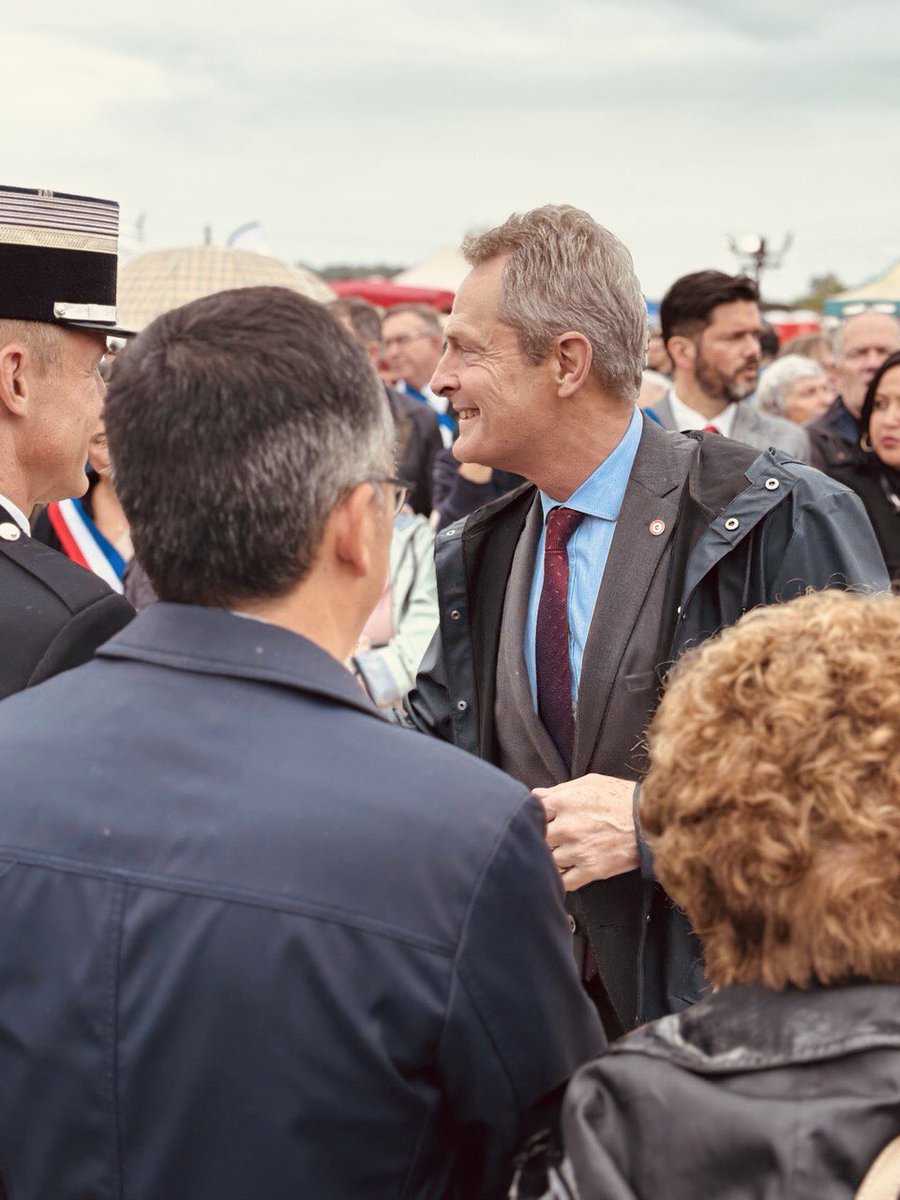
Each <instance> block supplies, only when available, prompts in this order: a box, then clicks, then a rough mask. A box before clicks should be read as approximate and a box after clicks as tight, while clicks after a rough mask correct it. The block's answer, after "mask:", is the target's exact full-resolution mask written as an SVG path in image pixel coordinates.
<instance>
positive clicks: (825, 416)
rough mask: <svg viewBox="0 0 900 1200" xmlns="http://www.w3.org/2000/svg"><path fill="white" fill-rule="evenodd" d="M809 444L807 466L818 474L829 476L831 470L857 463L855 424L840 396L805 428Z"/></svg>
mask: <svg viewBox="0 0 900 1200" xmlns="http://www.w3.org/2000/svg"><path fill="white" fill-rule="evenodd" d="M806 432H807V433H808V434H809V443H810V450H811V455H810V460H809V461H810V463H811V464H812V465H813V466H814V467H817V468H818V469H819V470H820V471H825V472H826V473H827V474H829V475H830V474H831V468H832V467H841V466H846V465H848V464H851V465H852V464H853V463H858V462H859V461H860V459H861V458H862V451H861V450H860V448H859V432H860V431H859V422H858V421H857V420H856V418H855V417H854V416H853V414H852V413H851V412H850V410H849V409H848V408H847V406H846V405H845V404H844V401H843V400H842V399H841V397H840V396H838V398H837V399H836V400H835V401H834V402H833V403H832V405H831V407H830V408H829V409H827V410H826V411H825V412H824V413H822V415H821V416H820V417H817V418H816V419H815V421H811V422H810V423H809V424H808V425H807V426H806Z"/></svg>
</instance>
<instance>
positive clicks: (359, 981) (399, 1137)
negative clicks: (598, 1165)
mask: <svg viewBox="0 0 900 1200" xmlns="http://www.w3.org/2000/svg"><path fill="white" fill-rule="evenodd" d="M51 728H52V729H53V730H54V731H55V732H54V738H53V741H52V742H51V743H48V738H47V730H48V729H51ZM0 744H2V745H3V748H4V758H3V772H2V778H0V910H2V912H3V921H2V922H0V1174H2V1176H3V1181H4V1182H5V1184H6V1187H7V1189H8V1191H9V1193H10V1195H11V1196H13V1197H15V1200H48V1198H49V1197H53V1200H75V1198H76V1197H79V1198H80V1197H86V1196H90V1197H92V1200H107V1198H109V1200H111V1198H113V1197H117V1198H122V1197H127V1200H161V1198H165V1200H200V1198H201V1197H203V1198H205V1197H215V1198H216V1200H248V1198H249V1197H251V1196H259V1197H265V1200H288V1198H290V1200H297V1198H298V1197H306V1196H308V1197H315V1198H316V1200H337V1198H341V1200H361V1198H362V1197H365V1198H366V1200H379V1198H380V1197H385V1198H387V1197H390V1198H391V1200H397V1198H398V1197H462V1196H466V1197H479V1196H494V1195H498V1194H500V1193H501V1192H502V1191H503V1190H504V1188H505V1185H506V1182H507V1179H508V1176H509V1172H510V1161H511V1157H512V1155H513V1152H514V1150H515V1149H516V1147H517V1145H518V1144H519V1142H520V1141H521V1139H522V1138H523V1137H524V1136H527V1135H529V1134H530V1133H531V1132H532V1131H533V1129H534V1127H535V1125H536V1124H539V1123H540V1122H541V1121H542V1120H543V1119H544V1114H543V1111H542V1109H541V1105H540V1102H541V1100H542V1098H544V1097H545V1096H547V1094H548V1093H551V1092H553V1091H554V1089H557V1088H558V1087H559V1085H560V1084H562V1082H563V1081H564V1080H565V1079H566V1078H567V1077H568V1076H569V1075H570V1074H571V1073H572V1072H573V1070H574V1069H575V1067H576V1066H578V1065H579V1064H580V1063H581V1062H583V1061H584V1060H586V1059H587V1058H589V1057H591V1056H592V1055H594V1054H596V1053H598V1052H599V1051H600V1050H602V1049H603V1046H604V1041H603V1036H602V1033H601V1031H600V1029H599V1025H598V1023H597V1022H596V1019H595V1018H594V1015H593V1012H592V1011H591V1009H590V1007H589V1005H588V1003H587V1001H586V1000H585V999H584V997H583V995H582V992H581V988H580V985H579V983H578V979H577V976H576V972H575V968H574V963H573V960H572V952H571V940H570V936H569V930H568V925H567V923H566V918H565V915H564V910H563V905H562V892H561V887H560V883H559V880H558V878H557V875H556V872H555V870H554V867H553V864H552V861H551V858H550V855H549V852H548V851H547V849H546V847H545V845H544V841H543V828H542V814H541V810H540V807H539V805H538V803H537V802H536V801H535V800H534V799H532V798H531V797H530V796H529V795H528V793H526V792H525V791H524V789H522V788H521V787H519V786H518V785H517V784H514V783H513V782H512V781H510V780H509V779H508V778H507V777H505V776H504V775H502V774H501V773H500V772H499V771H496V770H494V769H493V768H491V767H488V766H486V765H485V764H483V763H479V762H478V761H476V760H475V759H473V758H471V757H469V756H468V755H465V754H463V753H462V752H460V751H458V750H455V749H453V748H452V747H448V746H442V745H440V744H438V743H436V742H433V741H431V740H430V739H425V738H419V737H416V736H415V735H414V734H412V733H410V732H408V731H406V730H403V729H400V728H397V727H395V726H391V725H389V724H387V723H386V722H384V721H383V720H381V719H380V718H379V717H378V716H377V714H376V713H375V710H374V709H373V708H372V707H371V705H370V704H369V702H368V701H367V699H366V698H365V697H364V696H363V694H362V692H361V691H360V689H359V688H358V686H357V685H356V683H355V682H354V681H353V680H352V678H351V677H350V675H349V674H348V673H347V672H346V671H344V669H343V668H342V667H341V666H340V665H339V664H338V663H336V662H335V661H334V660H333V659H332V658H331V657H330V656H329V655H328V654H326V653H325V652H324V651H323V650H321V649H319V648H318V647H316V646H314V645H313V644H312V643H310V642H308V641H306V640H305V639H303V638H300V637H297V636H296V635H294V634H291V633H289V632H287V631H286V630H283V629H280V628H277V627H274V626H271V625H267V624H264V623H261V622H258V621H253V620H247V619H242V618H241V617H239V616H235V615H232V614H230V613H226V612H222V611H218V610H209V609H201V608H192V607H183V606H179V605H168V604H158V605H154V606H151V607H150V608H148V609H147V610H146V611H145V612H143V613H141V614H140V615H139V616H138V617H137V618H136V619H135V621H134V622H133V623H132V624H131V625H130V626H129V627H128V628H127V629H126V630H125V631H124V632H123V633H121V634H120V635H119V636H118V637H117V638H115V639H114V640H113V641H112V642H110V643H108V644H107V645H106V646H104V647H103V648H102V649H101V650H100V651H99V656H98V658H97V659H95V660H94V661H93V662H91V663H89V664H88V665H86V666H84V667H81V668H79V669H77V670H75V671H71V672H68V673H67V674H65V675H62V676H60V677H58V678H56V679H53V680H51V681H50V682H48V683H46V684H43V685H42V686H40V687H38V688H35V689H33V690H31V691H28V692H24V693H22V694H21V695H19V696H16V697H14V698H12V699H10V700H7V701H5V702H4V703H3V704H0ZM48 745H49V747H50V749H48Z"/></svg>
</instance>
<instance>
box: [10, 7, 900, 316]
mask: <svg viewBox="0 0 900 1200" xmlns="http://www.w3.org/2000/svg"><path fill="white" fill-rule="evenodd" d="M29 7H31V6H26V5H24V4H20V5H19V6H18V12H19V13H20V14H22V15H20V16H16V15H12V14H11V13H10V12H9V11H7V13H6V14H5V30H4V34H3V43H2V44H3V49H4V55H3V68H4V117H5V121H4V124H5V126H6V131H7V133H6V147H5V149H6V154H5V162H4V168H3V169H4V172H5V179H3V180H2V182H5V183H8V184H16V185H20V186H35V187H51V188H54V189H56V190H59V191H73V192H84V193H87V194H91V195H96V196H102V197H109V198H113V199H117V200H119V201H120V203H121V205H122V226H123V230H126V231H127V230H129V229H131V228H132V227H133V225H134V222H135V220H136V218H137V217H138V215H139V214H141V213H145V214H146V225H145V236H146V239H147V243H148V248H152V249H155V248H159V247H163V246H169V245H186V244H191V243H195V242H198V241H200V240H201V239H202V231H203V227H204V225H207V224H209V225H211V226H212V229H213V236H214V240H216V241H219V242H224V240H225V238H226V237H227V236H228V234H229V233H230V232H231V231H232V230H233V229H235V228H236V227H237V226H239V225H241V224H243V223H244V222H247V221H251V220H258V221H261V222H262V225H263V229H264V232H265V238H266V241H267V242H268V244H269V245H270V246H271V248H272V250H273V251H274V252H275V253H277V254H278V255H280V256H281V257H284V258H286V259H289V260H291V261H295V260H297V259H302V260H304V261H307V262H309V263H311V264H313V265H318V266H321V265H324V264H326V263H329V262H335V261H353V262H372V261H379V260H385V261H388V262H396V263H402V264H412V263H414V262H416V261H418V260H420V259H422V258H425V257H427V256H428V255H429V254H430V253H432V252H433V251H434V250H436V249H437V248H439V247H441V246H445V245H455V244H458V242H459V240H460V238H461V236H462V235H463V234H464V233H465V232H466V230H467V229H469V228H471V227H476V226H485V225H488V224H493V223H495V222H497V221H499V220H502V219H503V218H504V217H505V216H507V215H508V214H509V213H510V212H512V211H514V210H521V209H525V208H530V207H533V206H534V205H537V204H542V203H546V202H555V203H571V204H576V205H579V206H580V207H583V208H586V209H588V210H589V211H590V212H591V213H592V214H593V215H594V216H595V217H596V218H597V219H598V220H599V221H600V222H601V223H603V224H604V225H606V226H608V227H609V228H610V229H612V230H613V231H614V232H615V233H616V234H618V235H619V236H620V237H621V238H622V239H623V240H624V241H625V242H626V244H627V245H628V246H629V247H630V249H631V250H632V253H633V254H634V258H635V262H636V265H637V269H638V274H639V275H640V277H641V281H642V283H643V285H644V290H645V292H646V293H647V295H648V296H651V297H658V296H659V295H660V294H661V292H662V291H663V290H664V289H665V288H666V287H667V285H668V284H669V283H670V282H671V281H672V280H673V279H674V278H675V277H676V276H678V275H679V274H683V273H684V272H686V271H690V270H698V269H700V268H703V267H710V266H715V267H720V268H723V269H726V270H732V269H734V268H735V266H736V261H735V260H734V259H733V258H732V256H731V255H730V253H729V251H728V249H727V248H726V245H725V241H724V235H725V234H726V233H729V232H730V233H735V234H744V233H763V234H766V235H768V237H769V238H770V239H771V240H772V241H773V242H774V243H776V244H780V243H781V240H782V238H783V236H784V234H785V233H787V232H788V231H791V232H793V234H794V245H793V248H792V249H791V251H790V253H789V255H788V257H787V260H786V262H785V265H784V267H783V268H782V269H781V270H780V271H777V272H773V273H772V274H771V275H770V276H769V286H768V289H767V291H768V293H769V295H770V296H771V297H776V298H785V297H791V296H793V295H796V294H797V293H798V292H799V291H801V290H802V289H803V288H804V286H805V284H806V282H807V280H808V278H809V276H810V275H812V274H814V273H817V272H821V271H825V270H834V271H836V272H837V273H838V274H839V275H841V276H842V277H843V278H844V280H845V281H846V282H847V283H848V284H856V283H858V282H861V281H862V280H863V279H865V278H867V277H869V276H872V275H877V274H880V273H881V271H882V270H883V269H884V268H886V267H887V266H888V265H889V264H890V263H891V262H893V261H894V260H896V259H897V258H900V225H898V209H900V165H898V164H900V69H898V58H900V51H898V47H900V3H897V0H844V2H843V3H835V2H833V0H632V2H631V3H621V4H619V3H607V2H606V0H583V2H576V0H481V2H479V3H475V2H473V0H453V2H452V3H448V2H447V0H442V2H441V3H432V2H431V0H416V2H412V0H330V2H326V3H323V2H322V0H317V2H316V3H315V4H313V3H311V0H292V2H290V3H284V2H282V0H257V2H256V3H248V2H247V0H240V2H239V3H237V2H235V0H215V2H210V0H179V2H176V0H154V2H153V3H152V4H147V5H135V4H128V3H126V2H124V0H119V3H114V4H107V5H103V6H98V5H78V4H72V3H71V2H69V0H66V3H59V2H58V0H50V2H49V3H45V4H42V5H39V6H38V5H35V6H33V7H32V11H33V12H38V13H39V14H40V15H39V16H34V17H32V16H26V15H25V14H26V12H27V11H28V8H29Z"/></svg>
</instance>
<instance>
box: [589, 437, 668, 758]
mask: <svg viewBox="0 0 900 1200" xmlns="http://www.w3.org/2000/svg"><path fill="white" fill-rule="evenodd" d="M687 469H688V463H687V460H685V461H684V463H679V461H678V457H677V456H676V454H675V451H674V448H673V446H672V441H671V439H670V435H669V434H668V433H666V432H665V431H664V430H662V429H660V428H659V426H658V425H656V424H655V423H654V422H652V421H650V420H648V419H647V418H646V417H645V418H644V430H643V433H642V435H641V442H640V445H639V446H638V452H637V455H636V456H635V460H634V466H633V468H632V471H631V477H630V479H629V482H628V487H627V488H626V490H625V497H624V500H623V502H622V508H621V511H620V513H619V518H618V521H617V522H616V531H615V534H614V535H613V541H612V545H611V546H610V551H609V558H608V559H607V563H606V569H605V571H604V573H603V581H602V583H601V585H600V591H599V594H598V596H597V603H596V605H595V606H594V615H593V618H592V620H591V627H590V629H589V631H588V636H587V641H586V643H585V649H584V658H583V660H582V665H581V680H580V683H579V688H578V708H577V718H576V725H575V753H574V760H573V770H572V775H573V778H576V779H577V778H578V777H579V776H581V775H584V774H585V773H586V772H587V770H588V766H589V764H590V761H591V758H592V756H593V753H594V748H595V746H596V744H597V740H598V738H599V737H600V732H601V729H602V727H603V718H604V715H605V713H606V709H607V706H608V703H609V699H610V695H611V692H612V687H613V683H614V681H615V678H616V673H617V671H618V669H619V664H620V662H621V660H622V655H623V654H624V652H625V647H626V646H627V644H628V640H629V638H630V637H631V634H632V630H633V628H634V625H635V622H636V620H637V617H638V614H639V612H640V610H641V606H642V605H643V603H644V599H645V597H646V595H647V591H648V589H649V587H650V584H651V581H652V580H653V576H654V574H655V572H656V570H657V568H658V566H659V562H660V559H661V558H662V556H663V553H664V551H665V549H666V546H667V545H668V543H669V539H670V538H671V536H672V531H673V529H674V526H675V518H676V516H677V513H678V502H679V497H680V494H681V489H680V487H679V486H678V485H679V484H680V483H681V482H682V481H683V479H684V478H685V476H686V474H687ZM656 522H659V523H660V524H661V526H662V529H661V531H660V532H654V531H655V530H656V529H658V528H659V526H657V525H656V524H655V523H656ZM651 527H652V528H651Z"/></svg>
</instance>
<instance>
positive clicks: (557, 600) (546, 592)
mask: <svg viewBox="0 0 900 1200" xmlns="http://www.w3.org/2000/svg"><path fill="white" fill-rule="evenodd" d="M583 520H584V513H580V512H575V510H574V509H571V508H551V510H550V512H548V513H547V521H546V525H545V532H544V583H543V587H542V588H541V602H540V604H539V606H538V617H537V631H536V636H535V665H536V674H537V700H538V715H539V716H540V718H541V720H542V721H543V723H544V726H545V728H546V730H547V732H548V733H549V734H550V736H551V737H552V738H553V741H554V742H555V743H556V747H557V749H558V750H559V752H560V754H561V755H562V758H563V761H564V762H565V764H566V766H568V767H571V765H572V749H573V747H574V745H575V713H574V708H573V704H572V667H571V664H570V662H569V613H568V607H567V593H568V589H569V555H568V551H567V549H566V547H567V545H568V542H569V538H570V537H571V536H572V534H573V533H574V532H575V530H576V529H577V528H578V526H579V525H580V524H581V522H582V521H583Z"/></svg>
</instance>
